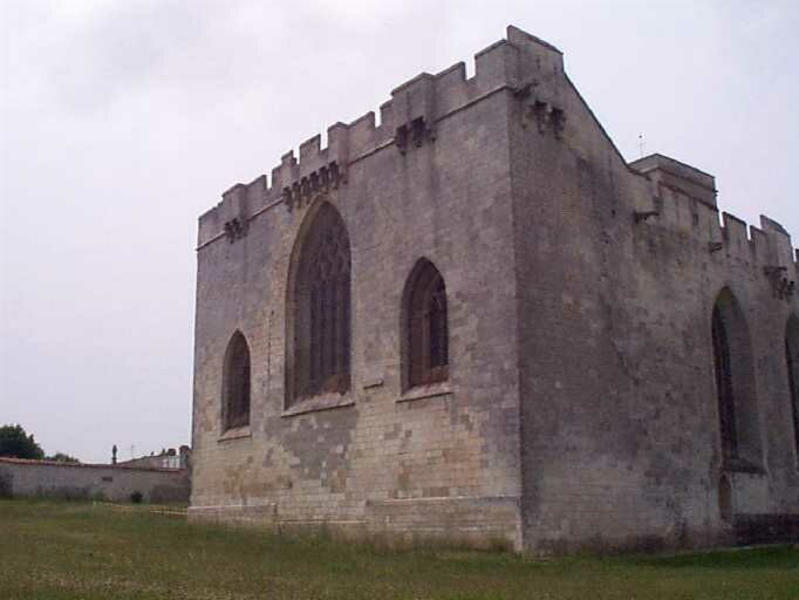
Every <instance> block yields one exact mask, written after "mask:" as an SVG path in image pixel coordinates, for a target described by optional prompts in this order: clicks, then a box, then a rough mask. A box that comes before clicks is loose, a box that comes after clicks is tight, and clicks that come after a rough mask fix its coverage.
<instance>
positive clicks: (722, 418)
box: [712, 303, 738, 458]
mask: <svg viewBox="0 0 799 600" xmlns="http://www.w3.org/2000/svg"><path fill="white" fill-rule="evenodd" d="M712 329H713V364H714V366H715V371H716V396H717V398H718V404H719V427H720V428H721V446H722V451H723V454H724V456H725V457H726V458H733V457H737V456H738V436H737V434H736V431H735V400H734V397H733V392H732V365H731V357H730V342H729V336H728V334H727V329H726V326H725V325H724V320H723V319H722V318H721V310H720V308H719V306H718V303H717V304H716V306H714V307H713V327H712Z"/></svg>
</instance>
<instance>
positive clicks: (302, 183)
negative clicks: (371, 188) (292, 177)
mask: <svg viewBox="0 0 799 600" xmlns="http://www.w3.org/2000/svg"><path fill="white" fill-rule="evenodd" d="M346 182H347V179H346V177H345V176H344V174H343V173H342V171H341V169H340V168H339V166H338V163H336V162H335V161H333V162H331V163H328V164H327V165H325V166H323V167H320V168H319V169H317V170H316V171H314V172H312V173H309V174H308V175H307V176H305V177H303V178H301V179H300V180H299V181H295V182H294V183H292V184H291V185H287V186H286V187H284V188H283V201H284V202H285V203H286V208H287V209H288V210H289V212H291V211H292V210H294V209H295V208H302V207H303V206H307V205H309V204H310V203H311V202H312V201H313V200H314V199H316V198H317V197H318V196H321V195H323V194H327V193H328V192H330V190H335V189H338V186H339V185H340V184H341V183H346Z"/></svg>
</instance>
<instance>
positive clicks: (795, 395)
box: [785, 316, 799, 458]
mask: <svg viewBox="0 0 799 600" xmlns="http://www.w3.org/2000/svg"><path fill="white" fill-rule="evenodd" d="M785 362H786V363H787V367H788V391H789V394H790V401H791V411H792V413H793V440H794V445H795V447H796V456H797V457H798V458H799V318H797V317H794V316H791V318H790V319H788V325H787V327H786V329H785Z"/></svg>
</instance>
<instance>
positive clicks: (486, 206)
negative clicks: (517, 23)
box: [191, 27, 799, 552]
mask: <svg viewBox="0 0 799 600" xmlns="http://www.w3.org/2000/svg"><path fill="white" fill-rule="evenodd" d="M328 138H329V140H330V143H329V147H328V148H325V149H320V147H319V139H318V137H317V138H313V139H311V140H309V141H308V142H306V143H305V144H303V145H302V147H301V148H300V158H299V161H298V160H296V159H295V158H294V155H293V153H289V154H286V155H285V156H284V157H283V160H282V162H281V165H280V166H279V167H277V168H275V169H274V170H273V171H272V181H271V184H272V185H271V186H267V183H266V181H265V178H263V177H261V178H258V179H256V180H255V181H254V182H253V183H251V184H249V185H246V186H245V185H237V186H234V187H233V188H231V190H230V191H229V192H226V193H225V195H224V197H223V201H222V202H221V203H220V205H218V206H217V207H216V208H214V209H212V210H211V211H209V212H207V213H205V214H204V215H203V216H202V217H201V218H200V228H199V249H198V279H197V315H196V318H197V321H196V336H195V339H196V345H195V382H194V415H193V423H194V425H193V451H194V472H193V492H192V508H191V514H192V515H194V516H196V517H203V516H207V517H213V518H223V519H231V520H234V519H238V520H244V521H252V522H259V523H273V524H278V525H281V526H283V525H285V526H289V525H325V526H334V527H337V528H340V529H342V530H349V531H353V532H356V533H357V534H359V535H361V534H362V535H370V534H375V533H377V534H380V533H388V534H390V535H395V536H413V535H422V536H427V535H431V536H443V537H446V538H449V539H455V540H459V541H468V542H469V543H481V544H492V543H494V542H496V541H498V540H499V541H504V542H505V543H507V544H510V545H512V546H513V547H515V548H517V549H523V548H524V549H529V550H531V551H537V552H545V551H564V550H565V551H568V550H570V549H573V548H579V547H587V546H591V547H597V548H608V549H610V548H618V547H652V546H653V545H654V546H692V545H709V544H713V543H717V542H722V541H727V540H730V539H732V537H731V536H733V535H734V531H733V524H732V522H731V521H730V520H729V519H726V520H725V519H724V518H722V514H721V512H722V511H721V508H720V500H721V499H722V498H720V496H721V494H720V489H722V487H724V486H727V488H729V492H730V493H729V498H726V497H725V498H726V500H725V501H729V502H730V503H731V510H732V511H733V512H734V513H735V514H737V515H745V514H758V515H761V514H796V513H799V474H798V473H797V456H796V443H795V436H796V432H795V431H794V426H793V414H792V410H793V407H792V404H791V395H790V390H789V383H788V381H789V379H788V373H787V368H786V359H785V339H786V337H785V336H786V324H787V322H788V318H789V315H791V314H794V315H799V293H795V292H793V289H794V288H793V287H791V282H795V281H796V280H797V278H798V277H797V262H796V255H795V254H794V253H793V251H792V246H791V242H790V238H789V237H788V235H787V233H786V232H784V231H783V230H782V228H781V227H780V226H779V225H778V224H776V223H774V222H773V221H771V220H770V219H766V218H764V219H763V221H762V230H761V229H755V228H751V230H750V236H751V237H749V236H748V235H747V228H746V225H745V224H743V223H742V222H740V221H738V220H737V219H735V218H734V217H732V216H730V215H726V214H725V215H724V219H723V223H720V222H719V215H718V209H717V208H716V198H715V196H716V194H715V183H714V179H713V177H712V176H710V175H707V174H705V173H702V172H700V171H698V170H697V169H695V168H693V167H690V166H688V165H683V164H681V163H679V162H678V161H675V160H673V159H669V158H667V157H663V156H659V155H654V156H652V157H647V158H646V159H643V160H641V161H637V162H635V163H632V164H626V163H625V161H624V160H623V158H622V157H621V155H620V154H619V152H618V151H617V150H616V148H615V147H614V146H613V143H612V142H611V141H610V139H609V138H608V137H607V135H606V134H605V133H604V131H603V130H602V128H601V126H600V125H599V123H597V121H596V120H595V118H594V116H593V114H592V113H591V112H590V110H589V109H588V107H587V106H586V105H585V103H584V101H583V100H582V98H581V97H580V96H579V94H578V93H577V91H576V89H575V88H574V87H573V85H572V83H571V82H570V81H569V80H568V79H567V77H566V76H565V74H564V72H563V62H562V56H561V54H560V52H559V51H557V50H556V49H554V48H553V47H552V46H550V45H548V44H546V43H545V42H542V41H540V40H538V39H536V38H534V37H532V36H529V35H528V34H526V33H524V32H522V31H520V30H518V29H515V28H513V27H511V28H509V29H508V37H507V40H502V41H500V42H498V43H497V44H494V45H493V46H491V47H489V48H487V49H486V50H484V51H483V52H481V53H479V54H478V55H477V57H476V74H475V76H474V77H473V78H471V79H469V80H466V79H465V75H464V69H463V65H462V64H461V65H456V66H455V67H453V68H451V69H448V70H446V71H444V72H442V73H440V74H438V75H422V76H420V77H417V78H416V79H413V80H411V81H410V82H408V83H406V84H403V85H402V86H400V87H398V88H396V89H395V90H394V91H393V92H392V99H391V100H390V101H389V102H387V103H386V104H385V105H383V107H381V125H380V127H375V125H374V115H373V114H371V113H370V114H369V115H366V116H365V117H364V118H361V119H359V120H357V121H355V122H353V123H351V124H349V125H343V124H340V123H339V124H336V125H334V126H333V127H331V128H330V129H329V132H328ZM323 202H328V203H330V204H331V205H332V206H333V207H335V209H336V210H337V211H338V213H339V214H340V215H341V218H342V220H343V222H344V224H345V226H346V228H347V232H348V235H349V242H350V246H351V297H352V310H351V340H352V342H351V358H350V365H351V385H350V387H349V391H347V392H346V393H345V394H343V395H341V396H338V395H335V396H336V397H334V398H331V397H320V398H317V399H311V400H307V401H303V402H300V403H298V404H297V405H294V406H289V404H290V402H288V401H287V390H286V363H287V357H290V356H291V355H290V353H289V350H288V348H289V347H290V346H291V344H293V341H292V339H293V338H292V339H290V338H291V336H292V335H293V334H292V333H290V332H291V329H290V327H288V326H287V322H288V321H289V319H288V317H289V316H290V307H289V308H287V298H289V296H290V294H289V293H288V290H289V281H290V279H291V277H293V274H292V265H293V264H294V262H293V261H294V260H295V258H293V257H296V255H297V253H298V252H297V245H298V239H299V238H301V237H302V232H303V231H304V227H307V224H308V223H309V221H310V219H311V218H312V216H313V214H315V211H317V210H318V208H319V206H320V205H321V204H322V203H323ZM421 257H425V258H427V259H428V260H430V261H431V262H432V263H433V264H434V265H435V267H436V268H437V269H438V271H439V272H440V273H441V275H442V277H443V279H444V281H445V284H446V293H447V310H448V325H449V365H448V380H447V381H445V382H440V383H435V384H431V385H429V386H427V387H423V388H413V389H411V390H407V391H403V384H402V347H403V343H402V333H401V331H402V328H401V325H400V324H401V310H402V306H401V304H402V292H403V288H404V285H405V282H406V279H407V277H408V275H409V273H410V272H411V270H412V268H413V266H414V264H415V263H416V261H417V260H418V259H419V258H421ZM769 269H771V270H769ZM724 288H727V289H728V290H730V292H731V293H732V294H733V295H734V297H735V299H736V300H737V303H738V305H739V306H740V307H741V312H742V314H743V317H744V319H745V330H746V331H747V332H748V336H749V340H750V342H751V344H750V345H751V359H752V360H751V362H752V370H753V371H752V372H753V381H754V382H755V383H754V387H753V389H752V390H750V391H751V394H750V396H751V398H750V399H749V400H748V401H749V402H750V403H751V406H750V409H751V410H750V412H751V414H752V415H754V417H752V418H750V419H749V421H748V422H747V423H746V424H745V425H746V427H747V428H748V429H747V435H748V436H750V437H751V438H752V439H755V440H756V441H757V443H756V444H754V448H755V450H754V451H752V457H751V460H749V458H748V459H747V460H748V462H747V468H738V467H736V466H735V465H733V464H732V463H730V462H729V461H727V462H725V461H724V460H722V455H721V441H720V437H719V436H720V434H719V414H718V406H719V405H718V400H717V396H716V388H715V386H716V384H715V375H714V373H715V371H714V354H713V344H712V339H711V315H712V313H713V306H714V302H715V300H716V298H717V296H718V295H719V292H720V291H721V290H722V289H724ZM237 330H238V331H241V332H242V333H243V335H244V336H245V337H246V339H247V343H248V344H249V349H250V352H251V369H252V371H251V382H252V389H251V401H250V409H251V410H250V419H249V425H248V426H246V427H241V428H237V429H235V430H228V431H226V432H225V431H223V429H222V427H223V426H222V419H221V414H222V410H221V404H222V397H221V394H222V392H221V390H222V372H223V364H222V363H223V357H224V353H225V349H226V347H227V344H228V342H229V340H230V338H231V336H232V335H233V333H234V332H235V331H237ZM288 342H291V344H290V343H288ZM287 407H288V408H287ZM750 463H751V464H750ZM722 480H723V482H722Z"/></svg>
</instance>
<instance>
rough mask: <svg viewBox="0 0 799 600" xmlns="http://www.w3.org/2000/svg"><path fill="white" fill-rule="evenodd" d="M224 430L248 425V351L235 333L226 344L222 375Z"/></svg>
mask: <svg viewBox="0 0 799 600" xmlns="http://www.w3.org/2000/svg"><path fill="white" fill-rule="evenodd" d="M222 422H223V425H224V427H223V428H224V429H232V428H234V427H242V426H244V425H249V424H250V349H249V348H248V346H247V340H245V339H244V336H243V335H242V333H241V332H240V331H237V332H236V333H234V334H233V336H232V337H231V338H230V342H228V347H227V351H226V352H225V362H224V367H223V374H222Z"/></svg>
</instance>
